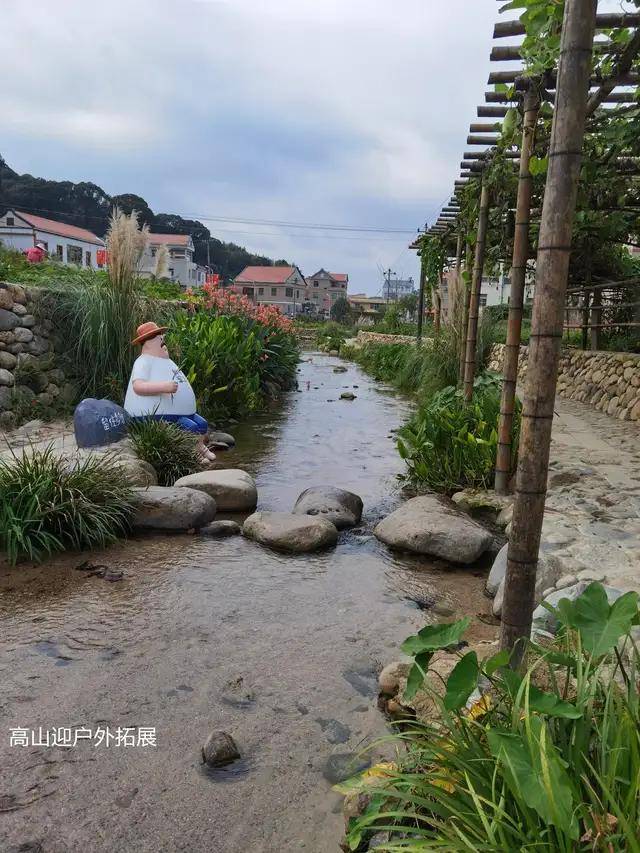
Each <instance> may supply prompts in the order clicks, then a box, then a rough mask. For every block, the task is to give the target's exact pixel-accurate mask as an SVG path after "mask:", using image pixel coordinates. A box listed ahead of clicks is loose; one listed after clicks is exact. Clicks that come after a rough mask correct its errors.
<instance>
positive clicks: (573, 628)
mask: <svg viewBox="0 0 640 853" xmlns="http://www.w3.org/2000/svg"><path fill="white" fill-rule="evenodd" d="M552 612H553V619H554V621H555V623H556V624H557V634H556V636H555V638H551V639H546V640H545V641H544V644H542V641H538V642H535V641H529V642H528V643H527V655H526V656H525V659H526V660H528V668H527V669H526V671H525V672H524V673H523V672H518V671H514V670H513V669H511V668H510V667H509V665H508V664H509V655H508V652H506V651H502V652H498V653H497V654H492V655H491V656H489V657H487V658H485V659H484V660H479V658H478V655H477V653H476V651H473V650H462V651H461V652H460V653H459V654H458V656H457V660H455V665H454V666H453V668H452V669H451V668H450V664H448V665H447V666H446V670H448V671H449V674H448V676H445V677H444V678H443V677H442V672H443V668H442V667H438V662H439V657H440V655H441V654H442V652H444V651H447V650H448V651H449V652H450V653H453V652H454V650H455V649H456V648H459V644H460V641H461V640H462V638H463V636H464V633H465V631H466V628H467V627H468V624H469V619H462V620H459V621H457V622H452V623H449V624H441V625H428V626H426V627H425V628H423V629H422V630H421V631H419V632H418V634H416V635H414V636H412V637H409V638H407V640H406V641H405V642H404V644H403V646H402V648H403V650H404V651H405V653H406V654H408V655H409V656H410V658H411V668H410V670H409V673H408V677H407V683H406V689H405V691H404V695H403V696H399V697H398V699H399V700H400V701H404V702H406V703H407V704H410V703H411V702H412V700H413V698H414V697H415V695H416V693H417V692H418V691H419V690H420V691H423V695H425V696H427V697H430V699H431V701H432V711H431V713H430V714H429V719H421V720H420V721H419V722H416V721H415V720H411V719H410V718H409V717H408V718H407V719H406V727H405V728H404V730H403V731H402V732H399V733H398V734H397V735H396V736H395V740H396V741H397V744H398V747H399V748H401V754H400V758H399V760H398V762H397V764H395V765H390V764H387V765H383V766H381V767H380V770H379V772H378V773H376V774H374V773H372V772H371V771H369V774H368V776H367V775H366V774H365V775H364V776H363V777H359V778H355V779H352V780H349V781H348V782H347V783H342V784H341V785H339V786H337V787H338V789H339V790H341V791H342V792H343V793H351V792H354V793H358V794H363V795H364V796H365V802H366V803H368V805H367V806H366V808H365V810H364V812H363V813H362V814H361V815H360V816H358V817H354V818H351V819H350V822H349V826H348V829H347V839H346V841H347V847H346V848H345V849H349V850H353V851H356V850H363V849H367V848H366V844H367V842H368V840H369V839H370V838H371V836H372V835H374V834H375V833H377V832H379V831H384V832H388V833H389V839H390V840H389V841H388V843H386V844H383V846H382V849H384V850H389V851H390V850H394V851H395V850H398V851H399V850H404V851H419V850H436V849H437V850H448V851H460V853H462V851H471V850H474V851H512V850H513V851H534V850H535V851H540V853H560V851H563V853H570V851H571V853H573V852H574V851H585V853H586V851H602V852H603V853H605V851H636V853H637V851H638V850H640V840H639V833H638V826H639V825H640V695H639V692H638V680H637V673H638V667H639V666H640V654H639V653H638V648H637V646H636V644H635V642H634V640H633V631H634V626H636V625H637V624H638V623H639V622H640V610H639V609H638V594H637V593H636V592H627V593H626V594H624V595H622V596H621V597H620V598H618V599H617V600H616V601H615V602H614V603H613V604H611V603H610V602H609V601H608V600H607V592H606V590H605V589H604V588H603V587H602V586H601V585H600V584H598V583H593V584H591V585H590V586H588V587H587V588H586V589H585V590H584V592H583V593H582V594H581V595H580V596H579V597H578V598H577V599H576V600H574V601H570V600H569V599H564V600H562V601H560V602H559V604H558V606H557V608H552ZM446 670H445V671H446ZM374 769H375V768H374Z"/></svg>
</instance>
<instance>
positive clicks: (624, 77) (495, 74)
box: [487, 68, 640, 89]
mask: <svg viewBox="0 0 640 853" xmlns="http://www.w3.org/2000/svg"><path fill="white" fill-rule="evenodd" d="M526 73H527V72H526V71H525V69H524V68H511V69H509V71H492V72H491V73H490V74H489V77H488V78H487V83H489V84H490V85H491V84H495V83H515V82H516V81H518V80H522V82H523V85H525V83H526V79H527V78H526ZM555 79H556V74H555V71H547V73H546V74H545V75H544V84H545V87H546V88H547V89H555V87H556V83H555ZM603 82H604V78H603V77H602V75H597V76H595V77H592V78H591V80H590V81H589V86H590V87H592V88H595V87H596V86H600V85H601V84H602V83H603ZM638 82H640V77H639V76H638V74H635V73H634V72H629V73H628V74H621V75H620V76H619V77H618V78H617V82H616V86H637V84H638ZM520 88H522V87H520Z"/></svg>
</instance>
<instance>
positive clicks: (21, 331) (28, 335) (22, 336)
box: [13, 326, 33, 344]
mask: <svg viewBox="0 0 640 853" xmlns="http://www.w3.org/2000/svg"><path fill="white" fill-rule="evenodd" d="M13 336H14V338H15V339H16V341H17V342H18V343H19V344H28V343H31V341H32V340H33V332H32V331H31V329H27V328H23V327H22V326H20V327H19V328H17V329H14V330H13Z"/></svg>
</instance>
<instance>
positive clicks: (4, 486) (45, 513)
mask: <svg viewBox="0 0 640 853" xmlns="http://www.w3.org/2000/svg"><path fill="white" fill-rule="evenodd" d="M132 510H133V490H132V489H131V487H130V486H129V484H128V483H127V480H126V478H125V475H124V474H123V472H122V470H121V469H120V468H119V467H118V466H117V465H116V464H115V463H114V462H113V461H111V460H110V459H108V458H107V459H104V458H95V457H89V458H88V459H86V460H85V461H81V462H79V463H77V464H75V465H71V464H70V463H69V462H67V461H65V460H62V459H60V458H59V457H58V456H56V455H55V454H54V452H53V450H52V448H51V447H49V448H46V449H45V450H33V452H27V453H24V454H23V455H22V456H17V455H16V456H12V457H10V458H9V459H0V550H3V551H5V552H6V553H7V556H8V558H9V561H10V562H11V563H15V562H16V561H17V560H19V559H21V558H26V559H29V560H42V559H44V558H45V557H47V556H49V555H50V554H53V553H54V552H56V551H63V550H67V549H81V548H99V547H103V546H104V545H107V544H109V543H110V542H112V541H114V540H115V539H116V538H117V537H118V536H121V535H124V534H125V533H126V532H127V530H128V526H129V519H130V516H131V513H132Z"/></svg>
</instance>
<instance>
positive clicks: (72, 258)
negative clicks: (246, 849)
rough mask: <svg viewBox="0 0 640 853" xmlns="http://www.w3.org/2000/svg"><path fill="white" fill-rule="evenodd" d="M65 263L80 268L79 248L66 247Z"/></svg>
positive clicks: (80, 251)
mask: <svg viewBox="0 0 640 853" xmlns="http://www.w3.org/2000/svg"><path fill="white" fill-rule="evenodd" d="M67 263H68V264H78V265H79V266H82V249H81V248H80V246H67Z"/></svg>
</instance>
